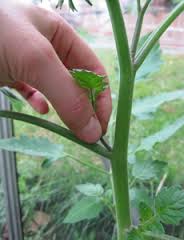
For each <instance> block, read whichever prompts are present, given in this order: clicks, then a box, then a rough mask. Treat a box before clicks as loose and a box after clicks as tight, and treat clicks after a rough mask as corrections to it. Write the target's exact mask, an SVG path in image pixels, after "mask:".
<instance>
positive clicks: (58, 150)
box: [0, 0, 184, 240]
mask: <svg viewBox="0 0 184 240" xmlns="http://www.w3.org/2000/svg"><path fill="white" fill-rule="evenodd" d="M86 2H88V3H89V4H91V2H89V1H86ZM63 3H64V0H63V1H60V2H59V3H58V6H62V4H63ZM106 3H107V7H108V10H109V13H110V17H111V23H112V27H113V31H114V37H115V41H116V46H117V54H118V60H119V75H120V81H119V82H120V88H119V97H118V103H117V104H118V105H117V109H115V111H114V114H116V120H115V121H114V123H113V124H114V125H115V132H114V133H113V134H112V139H113V140H112V141H111V142H112V143H113V146H112V147H109V145H108V144H107V143H106V141H104V140H103V139H102V142H103V144H104V146H105V147H104V146H101V145H99V144H98V143H97V144H93V145H89V144H86V143H83V142H81V141H80V140H78V139H77V138H76V137H75V136H73V134H72V133H71V132H70V131H69V130H67V129H65V128H63V127H61V126H58V125H56V124H54V123H51V122H48V121H46V120H43V119H39V118H37V117H33V116H29V115H26V114H21V113H15V112H7V111H0V116H1V117H7V118H12V119H16V120H21V121H25V122H28V123H31V124H34V125H36V126H39V127H42V128H45V129H48V130H50V131H52V132H54V133H57V134H59V135H61V136H63V137H65V138H67V139H69V140H71V141H73V142H75V143H77V144H79V145H82V146H83V147H85V148H87V149H89V150H91V151H93V152H95V153H97V154H99V155H101V156H103V157H105V158H107V159H109V162H110V165H111V171H110V173H109V172H107V171H105V170H104V169H102V168H99V167H97V166H95V165H92V164H87V167H91V168H94V169H95V170H97V171H99V172H100V173H102V174H105V175H107V176H110V178H112V186H113V187H112V189H111V188H107V189H106V188H104V186H102V184H91V183H87V184H80V185H77V186H76V190H77V191H78V192H79V194H80V200H79V201H78V202H76V203H75V204H74V205H73V207H72V208H71V209H70V211H69V212H68V214H67V215H66V217H65V219H64V223H76V222H80V221H82V220H85V219H87V220H90V219H93V218H96V217H98V216H99V214H100V213H101V212H102V210H103V208H104V207H106V208H108V209H109V211H110V212H111V214H112V216H113V218H114V221H115V222H116V225H115V227H114V234H113V238H114V239H118V240H125V239H128V240H134V239H136V240H142V239H160V240H162V239H168V240H169V239H171V240H174V239H178V238H175V237H172V236H168V235H166V234H165V229H164V226H166V225H168V224H172V225H177V224H178V223H179V222H180V221H181V220H183V219H184V191H183V190H182V189H181V188H180V187H179V186H177V187H163V186H164V182H165V180H166V178H167V175H168V171H167V164H166V163H165V162H162V161H159V160H155V159H153V158H152V156H151V154H149V153H150V152H151V150H152V148H153V147H154V145H155V144H156V143H158V142H163V141H166V140H167V139H168V138H170V137H171V136H172V135H173V134H174V133H175V132H176V131H177V130H178V129H180V128H181V127H182V126H183V125H184V117H181V118H180V119H178V120H176V121H175V122H174V123H173V124H171V125H170V126H166V127H165V128H164V129H162V130H160V131H159V132H157V133H155V134H153V135H151V136H148V137H147V138H145V139H143V140H142V141H141V142H140V143H139V144H138V145H137V146H134V145H130V146H129V147H128V143H129V128H130V116H131V111H132V112H133V115H134V116H136V117H140V118H145V117H146V118H149V117H150V114H151V113H153V112H154V111H155V110H156V109H157V108H158V107H159V106H160V105H161V104H162V103H163V102H166V101H172V100H174V99H178V98H180V97H182V94H183V92H182V90H181V91H180V92H171V93H165V94H164V95H162V96H157V98H156V97H155V99H154V101H153V98H152V99H151V100H150V99H149V98H147V99H143V100H140V101H139V102H134V103H133V101H132V96H133V89H134V84H135V83H136V82H138V80H139V79H141V78H143V77H145V76H146V75H147V74H148V73H149V72H151V71H156V70H157V69H158V68H159V66H160V64H161V61H156V64H154V65H152V62H153V61H154V60H155V59H157V57H158V56H159V54H160V49H159V44H158V40H159V38H160V37H161V36H162V34H163V33H164V32H165V31H166V30H167V28H168V27H169V26H170V25H171V23H172V22H173V21H174V20H175V19H176V18H177V16H178V15H179V14H180V13H181V12H183V10H184V2H183V1H182V2H181V3H179V4H178V5H177V6H176V8H175V9H174V10H173V11H172V12H171V13H170V14H169V16H168V17H167V19H166V20H165V21H164V22H163V23H161V25H160V26H159V27H158V29H156V30H155V31H153V32H152V33H151V34H149V35H147V36H145V37H143V38H141V39H140V35H141V28H142V24H143V19H144V14H145V12H146V10H147V8H148V6H149V4H150V3H151V0H146V1H145V2H144V4H141V1H140V0H137V12H138V19H137V23H136V28H135V33H134V36H133V40H132V44H131V46H130V44H129V42H128V40H127V32H126V26H125V24H124V18H123V15H122V12H121V8H120V3H119V1H118V0H106ZM69 6H70V8H71V9H72V10H76V7H75V5H74V2H73V1H72V0H71V1H69ZM149 67H150V69H149ZM71 73H72V75H73V77H74V78H75V79H76V81H77V83H78V84H79V85H80V86H81V87H84V88H87V89H88V90H89V97H90V99H91V101H92V104H93V106H94V108H95V99H96V96H97V95H98V94H99V93H100V92H101V91H103V90H104V88H105V87H106V84H105V82H104V81H103V80H104V76H98V75H95V74H94V73H91V72H87V71H85V70H80V71H79V70H73V71H72V72H71ZM86 80H88V81H86ZM135 80H136V81H135ZM4 93H5V94H7V95H9V97H12V96H11V95H10V94H9V92H7V91H6V92H4ZM150 101H151V103H150ZM132 103H133V108H132ZM140 105H141V107H140ZM148 105H149V107H150V105H152V106H151V107H150V108H151V110H150V108H149V107H148V108H146V106H148ZM35 146H39V147H38V149H36V148H35ZM0 147H1V148H3V149H7V150H10V151H18V152H23V153H27V154H31V155H37V156H42V157H45V158H46V159H50V160H51V161H53V160H57V159H58V158H61V157H67V154H63V149H62V146H60V145H57V144H52V143H51V142H49V141H48V140H46V139H43V138H39V139H38V138H36V139H34V138H32V139H29V138H27V137H22V138H20V139H16V138H15V139H7V140H0ZM53 156H54V158H53ZM69 156H70V155H69ZM70 157H71V158H72V159H73V160H74V161H75V160H76V159H75V157H74V156H70ZM128 161H129V164H128ZM45 164H48V161H46V162H45ZM82 164H86V163H85V162H82ZM128 175H129V176H128ZM160 179H161V180H160ZM130 209H132V212H133V213H132V214H131V211H130ZM136 211H138V217H136V216H135V215H136Z"/></svg>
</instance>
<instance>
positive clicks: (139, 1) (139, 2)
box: [137, 0, 141, 14]
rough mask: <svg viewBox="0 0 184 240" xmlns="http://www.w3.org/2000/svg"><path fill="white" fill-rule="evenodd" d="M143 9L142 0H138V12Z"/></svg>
mask: <svg viewBox="0 0 184 240" xmlns="http://www.w3.org/2000/svg"><path fill="white" fill-rule="evenodd" d="M140 11H141V0H137V13H138V14H139V13H140Z"/></svg>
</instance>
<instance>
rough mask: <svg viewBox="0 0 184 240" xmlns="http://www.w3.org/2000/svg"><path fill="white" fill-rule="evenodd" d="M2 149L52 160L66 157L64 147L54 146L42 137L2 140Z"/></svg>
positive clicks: (0, 144)
mask: <svg viewBox="0 0 184 240" xmlns="http://www.w3.org/2000/svg"><path fill="white" fill-rule="evenodd" d="M0 148H1V149H4V150H7V151H13V152H19V153H23V154H28V155H32V156H39V157H45V158H49V159H52V160H57V159H59V158H62V157H63V156H64V155H65V154H64V151H63V145H60V144H54V143H52V142H50V141H49V140H48V139H47V138H42V137H28V136H20V137H19V138H17V137H13V138H8V139H0Z"/></svg>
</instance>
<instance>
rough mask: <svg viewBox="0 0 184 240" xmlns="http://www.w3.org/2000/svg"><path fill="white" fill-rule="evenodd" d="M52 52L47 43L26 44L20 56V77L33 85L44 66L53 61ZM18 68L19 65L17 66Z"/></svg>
mask: <svg viewBox="0 0 184 240" xmlns="http://www.w3.org/2000/svg"><path fill="white" fill-rule="evenodd" d="M53 58H54V50H53V49H52V47H51V45H50V44H49V42H48V43H47V42H46V41H37V42H36V41H35V43H29V44H26V46H25V48H24V49H22V54H21V72H20V74H19V75H20V77H21V79H22V78H23V80H24V81H26V82H28V83H29V84H34V87H35V84H36V82H37V79H38V78H39V72H40V70H41V69H43V67H44V65H46V66H48V63H49V62H51V61H53ZM19 66H20V64H19Z"/></svg>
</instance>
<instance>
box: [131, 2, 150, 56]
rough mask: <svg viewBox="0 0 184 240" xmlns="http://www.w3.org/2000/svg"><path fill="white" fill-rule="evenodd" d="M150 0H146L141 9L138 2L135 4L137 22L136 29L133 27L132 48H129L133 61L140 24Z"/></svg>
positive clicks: (139, 33)
mask: <svg viewBox="0 0 184 240" xmlns="http://www.w3.org/2000/svg"><path fill="white" fill-rule="evenodd" d="M151 1H152V0H147V1H146V3H145V4H144V6H143V8H141V6H140V1H138V2H137V7H138V18H137V22H136V27H135V32H134V35H133V39H132V47H131V54H132V59H133V60H134V57H135V54H136V51H137V47H138V43H139V39H140V35H141V29H142V24H143V20H144V15H145V13H146V10H147V8H148V6H149V4H150V3H151Z"/></svg>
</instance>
